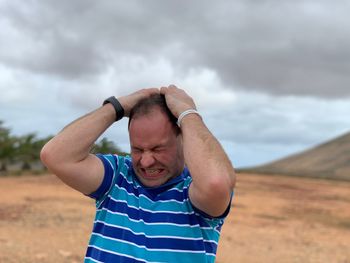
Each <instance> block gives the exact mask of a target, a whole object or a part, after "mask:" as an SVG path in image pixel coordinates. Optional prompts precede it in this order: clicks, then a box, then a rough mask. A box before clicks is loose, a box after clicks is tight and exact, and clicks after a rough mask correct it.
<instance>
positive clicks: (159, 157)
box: [129, 95, 184, 187]
mask: <svg viewBox="0 0 350 263" xmlns="http://www.w3.org/2000/svg"><path fill="white" fill-rule="evenodd" d="M180 134H181V132H180V129H179V127H178V126H177V125H176V118H175V117H174V116H173V115H172V114H171V112H170V110H169V109H168V107H167V105H166V101H165V98H164V96H162V95H153V96H151V97H150V98H147V99H143V100H141V101H139V102H138V103H137V104H136V105H135V106H134V107H133V109H132V110H131V112H130V117H129V136H130V146H131V157H132V160H133V168H134V170H135V173H136V175H137V177H138V178H139V180H140V181H141V183H142V184H144V185H145V186H148V187H156V186H160V185H162V184H164V183H166V182H167V181H168V180H169V179H171V178H173V177H176V176H178V175H179V174H180V173H181V172H182V170H183V168H184V157H183V148H182V138H181V136H180Z"/></svg>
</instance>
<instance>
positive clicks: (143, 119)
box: [129, 110, 176, 148]
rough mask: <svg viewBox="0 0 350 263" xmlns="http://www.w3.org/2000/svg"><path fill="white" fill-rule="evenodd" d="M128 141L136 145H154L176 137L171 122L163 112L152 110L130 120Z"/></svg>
mask: <svg viewBox="0 0 350 263" xmlns="http://www.w3.org/2000/svg"><path fill="white" fill-rule="evenodd" d="M129 136H130V143H131V145H132V146H136V147H143V148H148V147H155V146H157V145H161V144H166V143H167V142H169V141H170V140H171V139H173V138H176V134H175V131H174V128H173V126H172V123H171V122H170V120H169V118H168V117H167V115H166V114H165V113H163V112H162V111H160V110H153V111H151V112H149V113H147V114H146V115H142V116H137V117H136V118H133V119H132V120H131V121H130V126H129Z"/></svg>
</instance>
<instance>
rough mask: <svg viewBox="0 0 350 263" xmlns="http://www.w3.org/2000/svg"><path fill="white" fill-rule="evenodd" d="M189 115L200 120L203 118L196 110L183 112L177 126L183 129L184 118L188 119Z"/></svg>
mask: <svg viewBox="0 0 350 263" xmlns="http://www.w3.org/2000/svg"><path fill="white" fill-rule="evenodd" d="M189 115H197V116H199V117H200V118H202V116H201V115H200V114H199V112H198V111H197V110H195V109H188V110H185V111H183V112H182V113H181V114H180V115H179V118H178V119H177V125H178V126H179V127H180V128H181V123H182V121H183V119H184V118H186V117H188V116H189Z"/></svg>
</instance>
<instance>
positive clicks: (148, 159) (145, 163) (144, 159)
mask: <svg viewBox="0 0 350 263" xmlns="http://www.w3.org/2000/svg"><path fill="white" fill-rule="evenodd" d="M154 163H155V159H154V157H153V154H152V153H151V152H143V153H142V156H141V159H140V164H141V166H142V168H148V167H151V166H152V165H153V164H154Z"/></svg>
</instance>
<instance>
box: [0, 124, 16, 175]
mask: <svg viewBox="0 0 350 263" xmlns="http://www.w3.org/2000/svg"><path fill="white" fill-rule="evenodd" d="M15 141H16V138H14V137H11V136H10V130H9V129H8V128H5V127H3V122H2V121H0V171H2V172H6V171H7V165H8V164H9V163H10V162H11V161H13V159H14V158H15V154H16V149H15Z"/></svg>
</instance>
